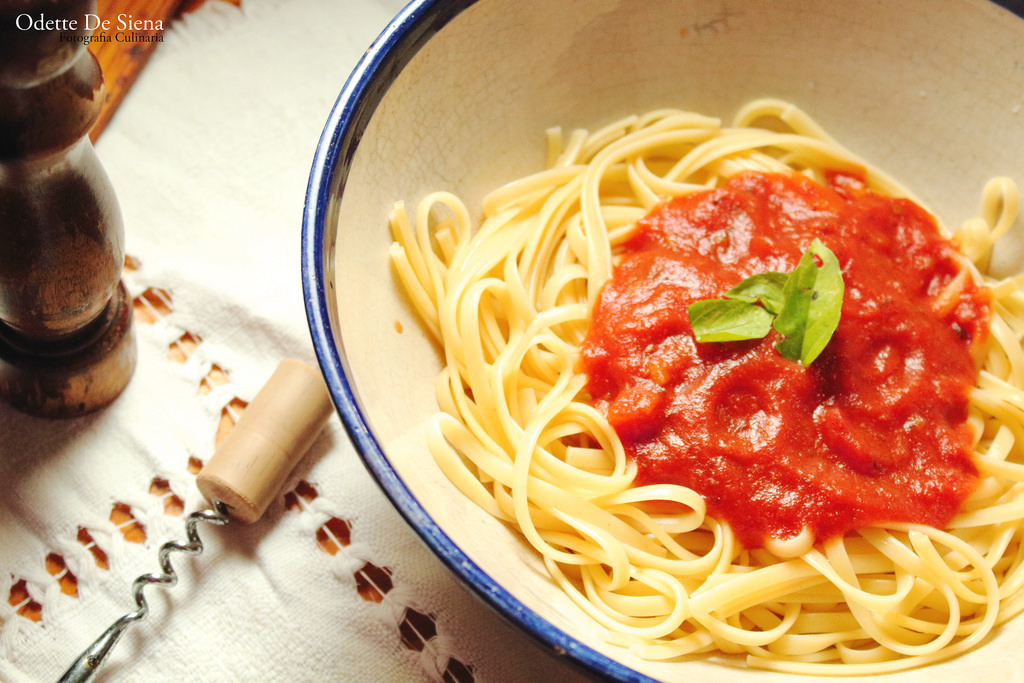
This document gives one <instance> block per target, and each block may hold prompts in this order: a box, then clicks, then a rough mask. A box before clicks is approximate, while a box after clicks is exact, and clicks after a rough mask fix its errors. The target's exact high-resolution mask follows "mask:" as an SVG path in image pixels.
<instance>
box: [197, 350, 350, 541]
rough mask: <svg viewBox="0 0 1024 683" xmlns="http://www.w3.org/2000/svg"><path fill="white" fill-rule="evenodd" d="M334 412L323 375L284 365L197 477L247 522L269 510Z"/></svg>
mask: <svg viewBox="0 0 1024 683" xmlns="http://www.w3.org/2000/svg"><path fill="white" fill-rule="evenodd" d="M332 410H333V405H332V404H331V399H330V395H329V394H328V393H327V386H326V385H325V384H324V380H323V377H322V376H321V375H320V373H319V372H318V371H317V370H315V369H314V368H311V367H310V366H308V365H306V364H305V363H301V362H299V361H297V360H286V361H283V362H282V363H281V364H280V365H279V366H278V367H277V370H275V371H274V374H273V375H271V377H270V379H269V380H267V383H266V384H265V385H264V386H263V388H262V389H260V391H259V393H257V394H256V397H255V398H254V399H253V400H252V402H251V403H249V405H248V406H247V407H246V409H245V412H244V413H242V417H241V419H240V420H239V421H238V424H236V425H235V426H234V427H233V428H232V429H231V431H230V432H228V435H227V437H226V438H225V439H224V441H223V442H222V443H221V445H220V447H219V448H218V449H217V451H216V452H215V453H214V454H213V457H211V458H210V460H209V462H207V463H206V465H205V466H204V467H203V469H202V470H201V471H200V472H199V475H198V476H197V477H196V485H197V486H198V487H199V491H200V492H201V493H202V494H203V495H204V496H205V497H206V499H207V500H209V501H210V502H211V503H212V502H213V501H215V500H217V501H220V502H221V503H223V504H224V505H226V506H227V507H228V510H229V513H230V514H231V516H232V517H234V518H236V519H238V520H241V521H242V522H245V523H247V524H249V523H252V522H255V521H256V520H258V519H259V518H260V517H262V516H263V513H264V512H265V511H266V509H267V506H268V505H270V501H272V500H273V499H274V497H275V496H276V495H277V494H278V492H279V491H280V490H281V487H282V486H284V483H285V480H286V479H287V478H288V475H290V474H291V472H292V470H293V469H294V468H295V465H296V464H297V463H298V462H299V460H301V459H302V456H303V455H304V454H305V452H306V451H307V450H309V447H310V446H311V445H313V442H314V441H315V440H316V437H317V435H318V434H319V433H320V430H321V429H322V428H323V425H324V423H325V422H326V421H327V418H328V416H329V415H330V414H331V411H332Z"/></svg>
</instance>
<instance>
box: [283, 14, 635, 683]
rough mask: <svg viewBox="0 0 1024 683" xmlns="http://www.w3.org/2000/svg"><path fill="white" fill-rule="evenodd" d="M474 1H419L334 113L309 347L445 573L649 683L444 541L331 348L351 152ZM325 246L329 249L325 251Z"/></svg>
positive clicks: (581, 653)
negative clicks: (411, 68) (397, 85)
mask: <svg viewBox="0 0 1024 683" xmlns="http://www.w3.org/2000/svg"><path fill="white" fill-rule="evenodd" d="M474 2H475V0H414V1H413V2H411V3H410V4H409V5H408V6H406V7H405V9H403V10H402V11H401V12H400V13H399V14H398V15H397V16H396V17H395V18H394V19H393V20H392V21H391V22H390V23H389V24H388V25H387V27H385V29H384V30H383V31H382V32H381V34H380V35H379V36H378V37H377V39H376V40H375V41H374V42H373V44H372V45H371V46H370V47H369V49H368V50H367V51H366V53H365V54H364V55H363V57H362V58H361V59H360V61H359V63H358V64H357V65H356V68H355V69H354V70H353V72H352V73H351V75H350V76H349V78H348V80H347V81H346V82H345V85H344V87H343V88H342V90H341V93H340V95H339V96H338V99H337V101H336V102H335V104H334V107H333V108H332V109H331V113H330V116H329V118H328V119H327V123H326V125H325V126H324V129H323V133H322V135H321V137H320V141H319V143H318V144H317V148H316V154H315V156H314V159H313V166H312V170H311V172H310V178H309V184H308V186H307V189H306V202H305V208H304V211H303V221H302V289H303V295H304V297H305V306H306V318H307V321H308V323H309V329H310V334H311V335H312V339H313V347H314V350H315V352H316V355H317V360H318V362H319V364H320V369H321V371H322V373H323V375H324V379H325V380H326V383H327V387H328V389H329V391H330V393H331V398H332V399H333V401H334V405H335V407H336V408H337V410H338V413H339V415H340V417H341V420H342V423H343V424H344V426H345V429H346V431H347V432H348V435H349V438H350V439H351V440H352V442H353V445H354V446H355V448H356V451H357V452H358V453H359V456H360V458H361V459H362V460H363V463H364V464H365V466H366V467H367V469H369V471H370V473H371V474H372V475H373V476H374V478H375V479H376V480H377V483H378V485H379V486H380V487H381V488H382V490H383V491H384V493H385V495H386V496H387V497H388V498H389V499H390V500H391V503H392V504H393V505H394V506H395V508H396V509H397V510H398V511H399V513H400V514H401V515H402V516H403V517H404V518H405V519H406V521H407V523H409V525H410V526H412V528H413V529H414V530H415V531H416V532H417V533H418V534H419V536H420V537H421V538H422V540H423V541H424V542H425V543H426V544H427V546H428V547H429V548H430V549H431V550H432V551H433V552H434V553H435V554H436V555H437V556H438V557H439V558H440V559H441V561H442V562H444V564H446V565H447V566H448V568H449V569H450V570H451V571H452V572H453V573H454V574H455V575H456V576H457V577H458V578H459V579H460V580H461V581H462V582H463V583H464V584H465V585H467V586H468V587H470V588H471V589H472V590H473V591H474V592H476V593H477V595H478V596H479V597H480V598H482V599H483V601H484V602H485V603H487V604H489V605H490V606H491V607H492V608H494V609H495V610H496V611H497V612H498V613H499V614H500V615H502V616H503V617H504V618H505V619H506V620H508V621H509V622H511V623H513V624H515V625H516V626H518V627H519V628H521V629H522V630H523V631H525V632H526V633H527V634H528V635H530V636H532V637H534V639H535V640H537V641H539V642H540V643H541V644H542V645H544V646H546V647H547V648H548V649H549V650H550V651H551V652H552V653H553V654H554V655H555V656H556V657H559V658H561V659H565V660H567V661H568V662H569V663H572V664H575V665H577V666H580V667H581V668H583V669H584V670H588V671H589V672H590V673H593V674H598V675H600V676H602V677H605V678H611V679H615V680H621V681H630V682H636V683H642V682H648V681H650V682H652V683H653V679H651V678H648V677H646V676H644V675H642V674H640V673H638V672H636V671H635V670H633V669H630V668H628V667H626V666H625V665H623V664H621V663H619V662H616V661H614V660H612V659H611V658H609V657H607V656H605V655H602V654H600V653H599V652H597V651H596V650H593V649H591V648H590V647H588V646H586V645H583V644H582V643H581V642H579V641H578V640H576V639H574V638H572V637H570V636H568V635H567V634H566V633H564V632H563V631H562V630H561V629H558V628H557V627H555V626H553V625H552V624H550V623H549V622H547V621H545V620H544V619H542V618H541V617H540V616H539V615H537V614H536V613H535V612H533V611H532V610H530V609H529V608H528V607H526V606H525V605H524V604H523V603H521V602H520V601H519V600H517V599H516V598H515V597H514V596H513V595H512V594H511V593H509V592H508V591H507V590H506V589H505V588H503V587H502V586H501V585H500V584H498V583H497V582H495V581H494V579H492V578H491V577H490V576H489V575H488V574H487V573H485V572H484V571H483V570H481V569H480V568H479V567H478V566H477V565H476V564H475V563H474V562H473V561H472V560H470V559H469V557H468V556H467V555H466V554H465V553H464V552H463V551H462V550H461V549H460V548H459V547H458V546H457V545H456V544H455V543H454V542H453V541H452V539H451V538H450V537H449V536H448V535H447V534H445V533H444V531H443V530H442V529H441V528H440V527H439V526H438V525H437V523H436V522H435V521H434V520H433V518H431V517H430V515H429V514H428V513H427V511H426V510H425V509H424V508H423V506H422V505H421V504H420V503H419V502H418V501H417V500H416V498H415V497H414V496H413V495H412V493H411V492H410V491H409V489H408V488H407V487H406V485H405V483H404V482H403V481H402V479H401V478H400V477H399V476H398V474H397V473H396V472H395V471H394V470H393V469H392V468H391V465H390V463H389V462H388V459H387V456H386V455H385V454H384V451H383V449H382V448H381V445H380V443H379V442H378V441H377V439H376V438H375V437H374V435H373V433H372V432H371V430H370V427H369V425H368V423H367V421H366V418H365V416H364V415H363V413H362V411H361V409H360V407H359V402H358V399H357V397H356V394H355V391H354V389H353V386H352V383H351V381H350V379H349V378H350V376H351V375H350V373H349V372H348V368H347V366H346V362H345V360H344V358H343V355H342V354H341V353H339V349H338V344H337V343H336V342H335V339H336V338H338V339H340V336H339V335H337V331H338V322H337V318H336V316H335V315H334V314H332V312H331V306H330V304H331V301H332V299H333V298H334V296H335V292H334V289H333V284H330V283H329V282H328V277H327V274H328V272H330V268H332V267H333V266H332V264H333V261H334V248H333V246H332V245H333V242H334V240H333V237H334V227H333V226H336V225H337V218H338V215H337V212H338V206H339V204H340V197H341V193H342V192H343V191H344V185H345V181H346V179H347V176H348V173H349V171H350V169H351V164H352V159H353V155H354V153H355V146H356V143H358V141H359V138H360V137H361V136H362V134H363V131H364V130H365V129H366V126H367V124H368V122H369V120H370V118H371V116H372V115H373V113H374V111H375V110H376V108H377V105H378V104H379V103H380V101H381V99H382V98H383V97H384V94H385V92H386V91H387V89H388V87H389V86H390V85H391V83H393V82H394V80H395V78H396V77H397V76H398V74H399V73H400V72H401V71H402V68H403V67H404V66H405V65H406V64H408V62H409V61H410V60H411V59H412V58H413V56H414V55H415V54H416V52H417V51H418V50H419V49H420V48H421V47H423V45H424V44H425V43H426V42H427V40H429V39H430V37H431V36H433V35H434V34H436V33H437V32H438V31H440V30H441V29H442V28H443V27H444V26H445V25H446V24H447V23H448V22H449V21H451V20H452V19H454V18H455V17H456V16H457V15H458V14H459V13H460V12H462V11H463V10H465V9H466V8H468V7H469V6H471V5H472V4H473V3H474ZM328 242H329V244H330V245H331V246H328V247H326V248H325V244H327V243H328Z"/></svg>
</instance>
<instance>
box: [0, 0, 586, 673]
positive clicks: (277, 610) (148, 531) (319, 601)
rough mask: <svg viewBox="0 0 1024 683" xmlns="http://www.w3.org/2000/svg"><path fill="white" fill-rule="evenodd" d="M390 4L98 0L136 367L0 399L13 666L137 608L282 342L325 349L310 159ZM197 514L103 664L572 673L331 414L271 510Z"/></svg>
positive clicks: (33, 665)
mask: <svg viewBox="0 0 1024 683" xmlns="http://www.w3.org/2000/svg"><path fill="white" fill-rule="evenodd" d="M400 8H401V2H400V0H374V1H370V0H338V1H331V0H241V1H240V2H239V3H237V4H236V3H235V2H230V1H227V0H206V1H205V2H202V1H194V2H188V3H186V5H185V6H184V7H182V6H181V2H180V0H161V2H158V3H142V2H137V1H136V2H125V1H124V0H117V2H101V3H100V4H99V8H98V9H97V12H98V13H99V15H100V16H101V17H102V18H106V19H109V20H111V26H112V27H113V28H112V29H111V30H110V31H108V32H107V34H108V37H110V38H111V42H109V43H107V42H102V43H100V42H97V43H94V45H93V48H92V49H93V50H94V51H95V52H97V53H98V54H99V55H100V60H101V63H102V64H104V69H105V75H106V78H107V83H108V89H109V90H110V98H109V101H108V104H109V106H108V109H107V111H106V112H105V114H104V117H103V118H102V119H101V122H100V124H98V127H97V129H96V130H95V131H94V135H93V137H94V138H95V139H96V143H95V144H96V149H97V152H98V154H99V156H100V159H101V161H102V162H103V164H104V167H105V169H106V171H107V173H108V175H109V176H110V178H111V180H112V182H113V184H114V187H115V189H116V191H117V194H118V199H119V202H120V205H121V210H122V214H123V216H124V222H125V233H126V238H125V239H126V251H127V254H128V260H127V265H126V268H125V272H124V276H123V279H124V282H125V284H126V286H127V287H128V290H129V292H130V294H131V296H132V297H133V305H134V308H135V331H136V336H137V340H138V347H139V358H138V369H137V370H136V373H135V376H134V377H133V379H132V381H131V383H130V384H129V386H128V388H127V389H126V390H125V392H124V394H122V396H121V397H120V398H119V399H118V400H117V401H116V402H115V403H114V404H113V405H112V406H110V407H109V408H107V409H104V410H102V411H99V412H98V413H95V414H92V415H89V416H85V417H81V418H77V419H73V420H65V421H50V420H43V419H38V418H33V417H30V416H27V415H24V414H22V413H19V412H17V411H16V410H14V409H12V408H11V407H9V406H7V405H5V404H0V482H2V483H0V492H2V495H0V597H2V598H3V599H2V600H0V680H3V681H9V682H11V683H20V682H22V681H45V680H56V679H57V678H58V677H59V676H60V675H61V674H62V673H63V672H64V671H65V670H66V668H67V667H68V666H69V665H70V664H71V662H72V661H73V660H74V659H75V658H76V657H77V656H78V654H79V653H80V652H81V651H82V650H83V649H84V648H85V647H86V646H87V645H89V644H90V643H91V642H92V641H93V640H94V639H95V638H96V637H97V636H99V635H100V633H102V632H103V631H104V630H105V629H106V628H107V626H108V625H110V624H111V623H112V622H113V621H114V620H115V619H117V618H118V617H119V616H121V615H122V614H125V613H126V612H130V611H132V610H133V609H134V603H133V601H132V597H131V583H132V581H133V579H134V578H135V577H136V576H138V575H140V574H143V573H147V572H153V571H156V570H157V569H158V563H157V552H158V549H159V548H160V546H161V545H162V544H163V543H165V542H167V541H172V540H183V539H184V520H185V516H186V515H187V514H189V513H190V512H193V511H195V510H199V509H203V508H204V507H205V506H206V504H205V501H204V500H203V499H202V497H201V496H200V494H199V493H198V491H197V490H196V488H195V474H196V472H197V471H198V469H199V468H200V467H201V466H202V463H203V462H204V461H205V460H206V459H207V458H208V457H209V456H210V455H211V454H212V452H213V450H214V448H215V446H216V444H217V442H218V440H219V439H220V438H223V435H224V434H225V433H227V432H228V431H229V430H230V428H231V426H232V425H233V424H234V421H235V420H236V419H237V416H238V415H239V414H240V413H241V412H242V411H244V409H245V406H246V404H247V401H249V400H251V398H252V396H253V395H254V394H255V392H256V391H257V390H258V388H259V387H260V386H261V385H262V383H263V382H264V381H265V380H266V379H267V377H269V375H270V373H271V372H272V370H273V368H274V367H275V366H276V365H277V363H278V362H279V361H280V360H282V359H284V358H289V357H291V358H298V359H300V360H305V361H307V362H309V363H311V364H315V358H314V356H313V352H312V345H311V342H310V341H309V334H308V329H307V327H306V321H305V314H304V308H303V301H302V292H301V282H300V280H299V254H300V250H299V237H300V221H301V213H302V206H303V200H304V192H305V186H306V182H307V178H308V174H309V167H310V163H311V161H312V157H313V152H314V149H315V146H316V143H317V140H318V138H319V135H320V131H321V129H322V127H323V124H324V122H325V121H326V118H327V115H328V112H329V110H330V107H331V105H332V104H333V102H334V100H335V98H336V97H337V94H338V92H339V91H340V89H341V86H342V84H343V83H344V80H345V78H346V77H347V75H348V74H349V72H350V71H351V70H352V68H353V67H354V66H355V65H356V63H357V61H358V59H359V58H360V57H361V55H362V54H363V51H364V50H365V49H366V48H367V47H368V46H369V45H370V44H371V43H372V41H373V39H374V38H375V37H376V36H377V35H378V33H379V32H380V30H381V29H383V27H384V26H385V25H386V23H387V22H388V21H389V20H390V19H391V17H392V16H393V15H394V14H395V13H396V12H397V11H398V10H399V9H400ZM147 12H149V13H150V14H145V13H147ZM153 13H156V14H153ZM122 14H133V15H134V18H136V19H138V18H143V17H144V16H145V17H146V18H154V19H155V18H157V17H158V16H161V15H162V19H161V20H162V21H163V22H164V23H163V31H162V33H160V32H159V31H156V32H155V33H154V34H155V35H159V36H160V39H159V40H158V41H154V42H152V43H150V42H146V43H142V42H137V43H135V44H132V43H130V42H126V41H123V40H119V39H118V37H117V36H118V29H117V19H118V17H119V16H121V15H122ZM98 33H99V31H98ZM122 33H123V35H129V34H131V33H132V32H131V31H129V32H122ZM143 67H144V68H143ZM199 533H200V535H201V536H202V538H203V540H204V542H205V546H206V547H205V550H204V552H203V553H202V554H201V555H198V556H185V555H182V554H177V555H174V556H172V560H173V563H174V566H175V568H176V570H177V573H178V579H179V580H178V584H177V585H176V586H174V587H173V588H170V589H167V590H161V589H159V588H150V589H148V590H147V592H146V595H147V597H148V598H149V604H150V608H151V609H150V613H149V615H148V616H147V617H146V618H145V619H144V620H142V621H140V622H138V623H137V624H135V625H134V627H132V628H131V629H129V631H128V632H127V634H126V635H125V637H124V638H123V639H122V641H121V642H120V643H119V645H118V646H117V649H116V650H115V651H114V653H113V655H112V657H111V660H110V662H109V663H108V665H107V666H106V667H105V669H104V670H103V673H102V674H101V676H100V677H99V679H100V680H110V681H163V680H188V681H234V680H238V681H242V680H246V681H248V680H261V681H278V680H280V681H285V680H287V681H301V680H376V681H409V680H450V681H531V680H562V681H565V680H581V678H582V676H581V674H579V672H577V671H575V670H574V669H572V668H570V667H569V666H567V665H566V664H565V663H564V662H562V661H559V660H557V659H556V658H555V657H554V656H553V655H550V654H548V653H547V652H546V651H545V650H543V649H541V648H540V647H539V646H538V645H536V644H535V643H534V642H533V641H532V640H531V639H529V638H528V637H526V636H525V635H523V634H522V633H520V632H518V631H517V630H515V629H514V628H512V627H511V626H509V625H508V624H506V623H505V622H504V621H502V620H501V619H500V618H498V617H497V616H496V615H495V614H494V613H492V612H491V611H490V610H489V609H488V608H487V607H485V606H484V605H483V604H482V603H481V602H479V601H478V600H477V599H476V598H475V597H474V596H472V595H471V594H470V593H469V592H468V591H467V590H466V589H465V588H463V587H462V586H461V585H460V584H458V583H457V582H456V581H455V580H454V579H453V577H452V576H451V575H450V574H449V573H448V571H447V570H446V569H445V568H444V566H443V565H442V564H441V563H440V562H439V561H438V560H437V559H436V558H435V557H434V556H433V555H432V554H430V552H429V551H428V550H427V549H426V547H425V546H424V545H423V544H422V543H421V542H420V541H419V539H418V538H417V537H416V536H415V534H414V533H413V532H412V531H411V530H410V529H409V528H408V527H407V526H406V524H405V523H404V521H403V520H402V519H401V518H400V517H399V515H398V514H397V513H396V512H395V511H394V509H393V508H392V507H391V506H390V504H389V502H388V501H387V499H386V498H385V496H384V495H383V494H382V493H381V491H380V490H379V489H378V488H377V486H376V485H375V483H374V482H373V481H372V479H371V478H370V477H369V475H368V474H367V472H366V471H365V469H364V468H363V466H362V463H361V462H360V461H359V459H358V456H357V455H356V453H355V452H354V450H353V448H352V446H351V444H350V443H349V441H348V439H347V438H346V436H345V433H344V430H343V429H342V427H341V424H340V421H339V420H338V419H337V417H336V416H333V417H332V418H331V420H330V421H329V423H328V426H327V428H326V429H325V430H324V432H323V433H322V434H321V436H320V438H319V439H318V440H317V442H316V443H315V444H314V446H313V448H312V449H311V452H310V453H309V454H308V456H307V457H306V458H305V459H304V460H303V461H302V463H300V465H299V467H298V468H297V471H296V472H295V473H294V474H293V475H292V477H291V478H290V480H289V482H288V483H287V485H286V486H285V490H284V493H283V494H282V495H281V496H279V497H278V498H277V499H276V500H275V501H274V502H273V504H272V505H271V507H270V509H269V511H268V512H267V514H266V516H265V517H264V518H263V520H261V521H260V522H258V523H256V524H253V525H249V526H245V525H241V524H240V523H237V522H233V523H231V524H229V525H227V526H225V527H213V526H209V525H201V526H200V528H199Z"/></svg>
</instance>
